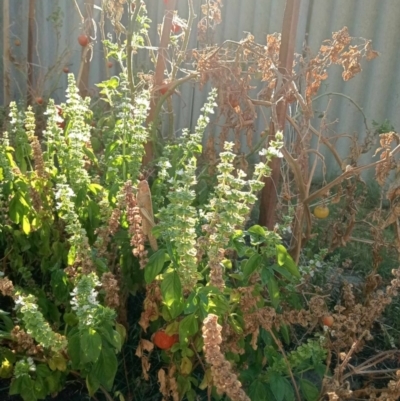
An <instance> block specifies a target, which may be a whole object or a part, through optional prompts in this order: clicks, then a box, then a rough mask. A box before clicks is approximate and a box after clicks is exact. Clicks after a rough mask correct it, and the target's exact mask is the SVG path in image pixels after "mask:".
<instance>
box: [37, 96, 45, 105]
mask: <svg viewBox="0 0 400 401" xmlns="http://www.w3.org/2000/svg"><path fill="white" fill-rule="evenodd" d="M36 103H37V104H40V105H41V104H43V98H42V97H40V96H39V97H37V98H36Z"/></svg>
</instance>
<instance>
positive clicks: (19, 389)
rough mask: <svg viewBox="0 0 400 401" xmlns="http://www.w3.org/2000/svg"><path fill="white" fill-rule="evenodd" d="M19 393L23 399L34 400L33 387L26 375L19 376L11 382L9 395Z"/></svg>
mask: <svg viewBox="0 0 400 401" xmlns="http://www.w3.org/2000/svg"><path fill="white" fill-rule="evenodd" d="M16 394H19V395H20V396H21V397H22V399H23V400H24V401H36V400H37V397H36V394H35V391H34V387H33V381H32V379H31V378H30V377H29V376H28V375H24V376H20V377H18V378H16V379H14V381H13V382H12V384H11V386H10V395H16Z"/></svg>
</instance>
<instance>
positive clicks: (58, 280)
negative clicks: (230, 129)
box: [50, 269, 69, 302]
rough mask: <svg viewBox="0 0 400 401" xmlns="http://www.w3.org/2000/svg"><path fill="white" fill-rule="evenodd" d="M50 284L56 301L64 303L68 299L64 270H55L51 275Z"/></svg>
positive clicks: (66, 278)
mask: <svg viewBox="0 0 400 401" xmlns="http://www.w3.org/2000/svg"><path fill="white" fill-rule="evenodd" d="M50 284H51V287H52V290H53V294H54V296H55V297H56V299H57V301H59V302H65V301H67V300H68V298H69V288H68V276H67V275H66V274H65V272H64V270H62V269H57V270H54V271H53V272H52V274H51V280H50Z"/></svg>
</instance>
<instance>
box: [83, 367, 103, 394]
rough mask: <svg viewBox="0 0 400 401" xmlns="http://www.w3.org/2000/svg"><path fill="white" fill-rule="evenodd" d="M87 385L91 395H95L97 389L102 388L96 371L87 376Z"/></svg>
mask: <svg viewBox="0 0 400 401" xmlns="http://www.w3.org/2000/svg"><path fill="white" fill-rule="evenodd" d="M86 387H87V389H88V392H89V395H90V396H91V397H93V396H94V395H95V393H96V391H97V390H98V389H99V388H100V382H99V380H98V378H97V376H96V373H94V372H93V371H91V372H90V373H89V374H88V375H87V376H86Z"/></svg>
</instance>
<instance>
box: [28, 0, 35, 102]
mask: <svg viewBox="0 0 400 401" xmlns="http://www.w3.org/2000/svg"><path fill="white" fill-rule="evenodd" d="M35 6H36V0H30V1H29V10H28V54H27V58H26V64H27V66H28V82H27V84H28V90H27V94H26V100H27V104H28V105H32V103H33V99H32V88H33V87H34V86H33V85H34V83H33V80H34V76H33V49H34V47H35V28H34V27H35Z"/></svg>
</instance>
